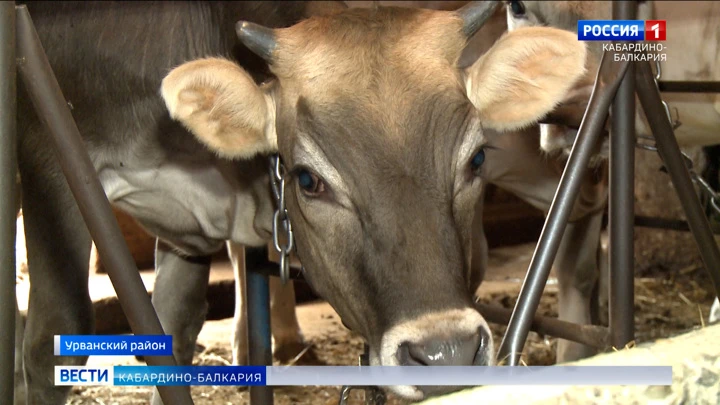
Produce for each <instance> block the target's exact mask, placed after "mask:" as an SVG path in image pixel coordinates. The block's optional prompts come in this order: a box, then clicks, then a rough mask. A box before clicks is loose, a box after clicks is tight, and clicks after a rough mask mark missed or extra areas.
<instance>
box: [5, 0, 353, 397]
mask: <svg viewBox="0 0 720 405" xmlns="http://www.w3.org/2000/svg"><path fill="white" fill-rule="evenodd" d="M27 7H28V9H29V11H30V14H31V16H32V18H33V21H34V23H35V25H36V27H37V30H38V34H39V35H40V39H41V41H42V42H43V45H44V48H45V50H46V52H47V54H48V57H49V60H50V63H51V66H52V67H53V69H54V71H55V74H56V75H57V78H58V81H59V83H60V85H61V87H62V90H63V93H64V94H65V96H66V98H67V99H68V100H69V102H70V104H71V105H72V109H73V111H72V112H73V116H74V118H75V120H76V121H77V124H78V127H79V129H80V132H81V133H82V135H83V137H84V140H85V143H86V145H87V147H88V151H89V153H90V155H91V157H92V161H93V162H94V164H95V167H96V169H97V171H98V173H99V176H100V179H101V182H102V184H103V187H104V188H105V191H106V193H107V195H108V197H109V198H110V199H111V201H112V202H113V203H114V204H116V205H117V206H119V207H120V208H122V209H123V210H125V211H127V212H129V213H130V214H131V215H133V216H134V218H135V219H137V220H138V221H139V222H140V223H141V224H142V225H143V226H144V227H145V229H147V230H148V231H149V232H151V233H152V234H153V235H155V236H157V237H158V238H159V240H160V241H161V242H160V243H158V247H157V253H156V257H157V259H156V260H157V282H156V288H155V293H154V295H153V303H154V304H155V307H156V309H157V311H158V313H159V316H160V319H161V322H162V324H163V327H164V329H165V331H166V332H167V333H171V334H173V335H174V336H175V337H176V339H175V348H174V349H175V350H174V352H175V356H176V358H177V359H178V360H179V361H180V362H181V363H184V364H188V363H189V362H190V361H191V359H192V355H193V350H194V342H195V339H196V336H197V334H198V332H199V330H200V328H201V326H202V323H203V321H204V320H205V312H206V308H207V306H206V303H205V295H206V289H205V288H206V286H207V282H208V275H209V260H208V259H206V258H205V257H206V256H208V255H210V254H212V253H214V252H215V251H217V250H219V249H221V248H222V247H223V246H224V244H225V243H226V241H231V242H234V243H239V244H247V245H254V246H256V245H262V244H265V243H267V240H268V237H269V235H270V234H269V229H270V227H269V222H270V220H271V218H272V209H273V203H272V199H271V195H270V193H269V189H268V178H267V176H266V173H267V168H266V163H265V161H264V160H263V159H262V158H258V159H254V160H247V161H237V162H230V161H227V160H223V159H220V158H218V157H217V156H216V155H215V154H214V153H212V152H210V151H207V150H206V149H204V148H203V147H202V145H201V144H200V143H199V142H197V141H196V140H195V138H194V137H192V136H191V135H190V134H188V133H187V131H185V130H184V129H183V128H182V126H180V125H178V124H177V123H175V122H173V121H172V120H171V119H170V117H169V116H168V114H167V110H166V109H165V108H164V104H163V101H162V99H161V98H160V96H159V94H158V90H159V88H160V83H161V81H162V78H163V77H164V75H165V74H167V72H168V71H169V70H170V69H171V68H173V67H174V66H177V65H178V64H180V63H183V62H185V61H188V60H191V59H194V58H197V57H203V56H224V57H235V58H237V59H238V60H240V61H242V62H243V64H244V66H246V67H247V68H248V70H249V71H250V72H252V73H253V75H254V77H255V78H256V79H258V80H264V79H266V78H267V77H268V72H267V68H266V64H265V62H264V61H263V60H262V59H260V58H259V57H256V56H255V55H254V54H252V53H251V52H249V51H248V50H247V49H246V48H245V47H243V46H242V45H241V44H239V42H238V41H237V37H236V34H235V30H234V25H235V23H236V21H237V20H238V19H241V18H242V19H250V20H253V21H257V22H259V23H264V24H267V25H269V26H288V25H291V24H293V23H295V22H297V21H299V20H300V19H302V18H305V17H308V16H310V15H313V14H317V13H323V12H332V11H333V10H339V9H343V8H344V6H343V4H342V3H339V2H280V3H271V2H255V3H249V2H225V3H223V2H185V3H182V2H180V3H177V2H176V3H173V2H126V3H121V2H114V3H113V2H30V3H28V4H27ZM19 96H20V97H19V99H20V104H19V121H18V131H19V133H20V134H21V135H20V137H19V138H20V145H19V153H20V156H19V163H20V172H21V178H22V194H23V202H22V204H23V212H24V221H25V235H26V238H27V252H28V256H29V258H28V265H29V271H30V278H31V281H32V288H31V291H30V300H29V309H28V318H27V328H26V334H25V338H24V353H23V354H22V356H18V359H20V358H24V377H25V380H26V382H27V393H26V394H27V397H25V396H24V395H22V394H21V395H18V398H17V401H18V402H19V403H23V402H25V401H26V400H27V402H28V403H30V404H60V403H64V400H65V397H66V396H67V392H68V390H67V388H65V387H54V386H53V365H54V364H83V363H84V362H85V360H86V359H85V358H53V356H52V353H53V350H52V336H53V335H54V334H74V333H92V332H93V329H94V327H93V324H94V321H93V312H92V306H91V303H90V298H89V296H88V290H87V288H88V287H87V276H88V275H87V269H88V256H89V251H90V238H89V235H88V232H87V229H86V227H85V225H84V223H83V221H82V218H81V216H80V213H79V211H78V208H77V206H76V204H75V202H74V201H73V199H72V195H71V193H70V191H69V189H68V186H67V184H66V182H65V180H64V179H63V177H62V175H61V174H60V173H61V172H60V168H59V166H58V163H57V161H56V159H55V157H54V156H53V152H52V150H50V149H49V139H48V137H47V136H48V135H47V133H46V130H45V128H44V127H43V126H42V125H41V123H40V121H39V120H38V118H37V117H36V116H35V113H34V110H33V108H32V106H31V104H30V102H29V99H28V98H27V97H26V96H25V93H24V89H23V88H22V86H20V87H19ZM285 290H286V291H285V293H284V294H282V296H289V297H290V298H292V299H294V295H292V293H293V292H292V287H291V286H288V287H285ZM179 303H183V304H185V305H179ZM296 330H298V331H299V329H296ZM18 331H19V332H20V331H21V329H19V330H18ZM20 333H21V332H20ZM283 338H284V337H281V338H280V339H279V340H280V341H282V340H283ZM277 340H278V339H277V337H276V341H277ZM291 340H297V338H296V337H293V338H292V339H291ZM280 343H282V342H280ZM240 361H242V359H240ZM17 374H19V375H18V377H19V378H18V379H19V380H22V377H23V375H22V373H21V372H20V373H17ZM18 383H19V388H20V390H19V391H18V392H21V391H22V381H18Z"/></svg>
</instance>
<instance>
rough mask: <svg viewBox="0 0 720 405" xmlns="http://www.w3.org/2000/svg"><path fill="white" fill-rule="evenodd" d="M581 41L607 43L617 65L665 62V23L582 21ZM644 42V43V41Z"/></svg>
mask: <svg viewBox="0 0 720 405" xmlns="http://www.w3.org/2000/svg"><path fill="white" fill-rule="evenodd" d="M577 35H578V41H597V42H599V41H604V42H607V43H604V44H602V50H603V52H613V60H614V61H616V62H623V61H634V62H652V61H655V62H664V61H666V60H667V54H666V53H665V52H664V51H665V50H666V49H667V48H666V47H665V45H664V44H663V41H665V40H666V39H667V28H666V21H665V20H579V21H578V32H577ZM644 41H645V42H644Z"/></svg>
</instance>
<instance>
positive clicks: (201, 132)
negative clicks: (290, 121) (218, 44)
mask: <svg viewBox="0 0 720 405" xmlns="http://www.w3.org/2000/svg"><path fill="white" fill-rule="evenodd" d="M160 93H161V95H162V98H163V99H164V100H165V105H166V106H167V109H168V111H169V112H170V116H171V117H172V118H173V119H176V120H178V121H180V122H181V123H182V124H183V125H184V126H185V127H186V128H187V129H189V130H190V131H191V132H192V133H193V134H194V135H195V136H196V137H197V138H198V139H199V140H200V141H201V142H203V143H204V144H205V145H207V146H208V147H210V149H212V150H213V151H215V152H216V153H218V155H220V156H223V157H229V158H250V157H253V156H255V155H257V154H258V153H264V152H273V151H276V150H277V135H276V133H275V125H274V122H275V104H274V100H273V98H272V96H271V95H270V94H268V93H267V92H265V91H263V90H262V89H261V88H260V87H258V86H257V84H256V83H255V81H254V80H253V79H252V77H250V75H249V74H248V73H247V72H246V71H245V70H243V69H242V68H240V67H239V66H238V65H236V64H235V63H233V62H230V61H228V60H225V59H217V58H208V59H198V60H194V61H192V62H187V63H185V64H182V65H180V66H178V67H177V68H175V69H173V70H172V71H170V73H169V74H168V75H167V76H166V77H165V78H164V79H163V81H162V85H161V89H160Z"/></svg>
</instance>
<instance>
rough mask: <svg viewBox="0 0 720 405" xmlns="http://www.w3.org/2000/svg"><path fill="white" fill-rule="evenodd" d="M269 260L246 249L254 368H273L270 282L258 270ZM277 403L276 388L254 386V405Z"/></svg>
mask: <svg viewBox="0 0 720 405" xmlns="http://www.w3.org/2000/svg"><path fill="white" fill-rule="evenodd" d="M266 261H267V250H265V249H251V248H245V261H244V262H245V277H246V279H247V284H246V289H245V291H246V294H247V309H246V310H247V323H248V349H249V353H248V359H249V361H250V365H251V366H272V341H271V335H270V282H269V278H268V275H267V274H263V273H261V272H257V271H255V270H254V269H255V268H256V267H258V266H261V265H262V263H264V262H266ZM272 403H273V387H268V386H265V387H261V386H254V387H250V405H268V404H272Z"/></svg>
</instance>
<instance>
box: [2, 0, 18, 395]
mask: <svg viewBox="0 0 720 405" xmlns="http://www.w3.org/2000/svg"><path fill="white" fill-rule="evenodd" d="M0 38H2V42H1V43H0V330H2V331H4V333H2V334H0V398H4V400H5V401H7V402H8V403H13V401H14V398H15V396H14V392H15V333H13V331H15V313H16V311H15V308H17V300H16V298H15V234H16V231H17V229H16V226H15V225H16V223H17V221H16V218H17V211H16V210H17V198H18V196H17V184H16V180H17V179H16V175H17V146H16V145H17V143H16V142H17V139H16V133H15V132H16V128H15V125H16V122H17V115H16V109H17V95H16V90H17V89H16V88H15V85H16V80H15V77H16V72H17V70H16V67H15V2H14V1H4V2H2V4H0Z"/></svg>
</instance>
